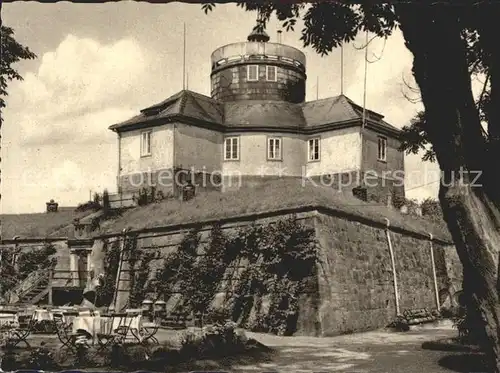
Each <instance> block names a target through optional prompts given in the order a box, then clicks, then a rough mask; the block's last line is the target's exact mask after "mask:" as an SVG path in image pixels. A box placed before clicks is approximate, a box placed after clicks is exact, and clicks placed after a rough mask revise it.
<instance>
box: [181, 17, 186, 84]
mask: <svg viewBox="0 0 500 373" xmlns="http://www.w3.org/2000/svg"><path fill="white" fill-rule="evenodd" d="M182 89H183V90H184V89H186V22H184V49H183V53H182Z"/></svg>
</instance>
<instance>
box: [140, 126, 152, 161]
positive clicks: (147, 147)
mask: <svg viewBox="0 0 500 373" xmlns="http://www.w3.org/2000/svg"><path fill="white" fill-rule="evenodd" d="M148 155H151V131H146V132H142V133H141V157H145V156H148Z"/></svg>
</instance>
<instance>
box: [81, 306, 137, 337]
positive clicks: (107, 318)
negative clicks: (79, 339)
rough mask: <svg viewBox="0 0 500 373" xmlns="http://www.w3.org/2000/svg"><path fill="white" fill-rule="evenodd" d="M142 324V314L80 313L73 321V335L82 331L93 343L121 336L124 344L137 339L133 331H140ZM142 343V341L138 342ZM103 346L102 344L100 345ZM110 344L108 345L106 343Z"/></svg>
mask: <svg viewBox="0 0 500 373" xmlns="http://www.w3.org/2000/svg"><path fill="white" fill-rule="evenodd" d="M140 324H141V315H140V314H134V315H133V314H130V313H109V314H100V313H99V312H98V311H94V312H87V313H80V314H79V315H78V316H77V317H75V319H74V320H73V333H74V334H80V333H81V332H82V331H84V332H85V333H87V335H88V336H91V337H92V342H93V343H95V341H96V340H97V341H98V342H100V341H99V338H100V337H103V338H104V337H105V338H106V339H107V340H108V342H110V341H111V339H116V338H117V337H118V336H117V335H115V334H116V332H117V331H118V333H119V336H121V337H123V339H124V340H123V342H133V341H134V340H135V339H138V338H137V337H136V334H135V333H132V332H131V329H133V330H139V328H140ZM112 336H113V337H112ZM138 342H140V341H138ZM100 344H101V343H100ZM106 344H108V343H106Z"/></svg>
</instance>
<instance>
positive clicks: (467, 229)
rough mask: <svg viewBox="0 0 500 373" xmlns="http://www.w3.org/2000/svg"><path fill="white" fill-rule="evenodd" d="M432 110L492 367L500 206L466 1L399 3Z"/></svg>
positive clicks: (450, 220) (430, 120)
mask: <svg viewBox="0 0 500 373" xmlns="http://www.w3.org/2000/svg"><path fill="white" fill-rule="evenodd" d="M395 8H396V12H397V15H398V17H399V20H400V26H401V30H402V31H403V36H404V38H405V42H406V46H407V48H408V49H409V50H410V51H411V52H412V54H413V56H414V61H413V74H414V77H415V80H416V82H417V84H418V85H419V88H420V91H421V95H422V100H423V104H424V106H425V111H426V119H427V124H428V128H426V130H427V133H428V135H429V139H430V141H431V143H432V144H433V146H434V150H435V151H436V158H437V160H438V162H439V164H440V168H441V170H442V180H441V181H442V184H441V187H440V193H439V199H440V202H441V206H442V209H443V215H444V219H445V221H446V223H447V225H448V229H449V231H450V233H451V235H452V238H453V241H454V243H455V246H456V248H457V252H458V255H459V257H460V261H461V262H462V265H463V268H464V276H465V279H466V288H465V289H464V292H466V293H467V294H468V295H469V299H470V302H471V304H472V305H473V306H474V307H473V309H472V310H473V311H477V313H475V315H476V322H475V324H476V325H477V326H478V327H479V329H480V335H481V336H482V338H481V339H482V340H481V342H482V344H483V347H484V349H485V352H486V353H487V356H488V359H487V363H488V370H489V371H492V372H498V373H500V349H499V342H500V309H499V291H498V290H499V286H498V249H499V248H500V232H499V229H498V228H499V227H500V212H499V209H498V205H497V204H496V203H495V199H494V198H491V197H492V196H491V195H489V193H488V191H489V190H492V189H494V188H489V185H488V183H489V184H490V185H491V184H492V183H494V181H493V180H492V179H491V178H487V177H484V176H481V177H480V178H479V180H474V179H475V178H476V176H477V175H478V174H481V175H482V173H483V171H484V165H485V159H487V153H486V149H487V146H486V145H487V144H486V142H485V139H484V138H483V136H482V134H481V127H480V125H481V124H480V120H479V113H478V110H477V109H476V107H475V103H474V97H473V94H472V89H471V78H470V75H469V72H468V66H467V60H466V48H467V46H466V44H465V41H464V40H463V38H462V36H461V35H462V33H461V31H462V30H463V28H464V25H463V24H462V20H461V18H460V17H459V15H458V12H459V11H462V10H461V9H460V8H461V7H450V6H444V5H433V6H432V7H430V6H421V5H414V4H413V5H410V4H398V5H396V6H395Z"/></svg>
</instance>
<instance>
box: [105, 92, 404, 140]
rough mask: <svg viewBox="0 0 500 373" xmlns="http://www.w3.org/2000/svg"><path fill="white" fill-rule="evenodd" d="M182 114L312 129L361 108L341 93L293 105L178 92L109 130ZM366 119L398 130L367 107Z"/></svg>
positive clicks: (349, 117)
mask: <svg viewBox="0 0 500 373" xmlns="http://www.w3.org/2000/svg"><path fill="white" fill-rule="evenodd" d="M179 116H182V117H184V118H190V119H197V120H201V121H204V122H208V123H213V124H217V125H222V126H225V127H228V128H238V127H245V126H258V127H272V128H276V127H282V128H287V129H289V128H304V129H305V128H311V129H313V128H315V127H318V126H322V125H327V124H336V123H344V122H349V121H355V120H361V119H362V117H363V109H362V107H360V106H359V105H357V104H356V103H354V102H353V101H352V100H350V99H349V98H348V97H346V96H344V95H340V96H336V97H331V98H326V99H322V100H316V101H310V102H306V103H303V104H292V103H289V102H284V101H255V100H248V101H235V102H226V103H224V102H220V101H217V100H214V99H212V98H211V97H208V96H204V95H202V94H199V93H196V92H192V91H187V90H184V91H180V92H178V93H176V94H175V95H173V96H171V97H169V98H167V99H166V100H164V101H162V102H160V103H158V104H156V105H153V106H150V107H148V108H146V109H143V110H141V113H140V114H139V115H137V116H135V117H133V118H131V119H129V120H127V121H124V122H121V123H118V124H114V125H112V126H111V127H110V129H113V130H117V129H125V128H126V127H129V126H132V125H134V126H136V125H139V126H140V125H144V126H145V127H146V126H148V122H150V121H154V120H158V119H162V118H165V119H166V118H172V117H179ZM366 118H367V119H368V120H369V121H371V122H372V123H376V124H378V125H380V126H382V127H385V128H387V129H389V130H391V131H399V130H398V129H397V128H396V127H394V126H392V125H390V124H388V123H387V122H385V121H384V120H383V115H381V114H378V113H376V112H374V111H371V110H366Z"/></svg>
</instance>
